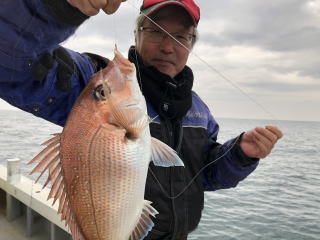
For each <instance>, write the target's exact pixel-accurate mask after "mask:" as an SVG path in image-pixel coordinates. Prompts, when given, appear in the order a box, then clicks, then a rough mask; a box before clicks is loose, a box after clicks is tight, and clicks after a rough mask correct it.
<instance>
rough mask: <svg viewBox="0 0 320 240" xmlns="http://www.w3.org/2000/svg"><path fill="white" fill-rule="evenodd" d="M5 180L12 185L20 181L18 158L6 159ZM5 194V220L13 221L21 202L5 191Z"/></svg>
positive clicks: (17, 214) (18, 211) (19, 212)
mask: <svg viewBox="0 0 320 240" xmlns="http://www.w3.org/2000/svg"><path fill="white" fill-rule="evenodd" d="M7 182H8V183H9V184H12V185H14V184H17V183H19V182H20V159H18V158H13V159H8V160H7ZM6 195H7V196H6V198H7V220H8V221H13V220H14V219H15V218H16V217H18V216H20V215H21V206H20V205H21V204H20V202H19V201H18V200H17V199H15V198H14V197H12V196H11V195H10V194H8V193H7V194H6Z"/></svg>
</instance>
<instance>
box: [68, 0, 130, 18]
mask: <svg viewBox="0 0 320 240" xmlns="http://www.w3.org/2000/svg"><path fill="white" fill-rule="evenodd" d="M125 1H126V0H67V2H68V3H69V4H71V5H72V6H73V7H76V8H78V9H79V10H80V11H81V12H82V13H83V14H85V15H87V16H94V15H97V14H98V13H99V11H100V9H102V10H103V11H104V12H105V13H106V14H112V13H114V12H115V11H117V9H118V8H119V6H120V4H121V3H122V2H125Z"/></svg>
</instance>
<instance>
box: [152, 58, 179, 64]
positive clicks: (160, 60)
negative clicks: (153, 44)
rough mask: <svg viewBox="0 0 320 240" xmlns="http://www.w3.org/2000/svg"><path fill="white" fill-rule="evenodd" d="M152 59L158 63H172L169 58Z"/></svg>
mask: <svg viewBox="0 0 320 240" xmlns="http://www.w3.org/2000/svg"><path fill="white" fill-rule="evenodd" d="M154 61H155V62H157V63H160V64H172V65H174V62H173V61H170V60H164V59H159V58H156V59H154Z"/></svg>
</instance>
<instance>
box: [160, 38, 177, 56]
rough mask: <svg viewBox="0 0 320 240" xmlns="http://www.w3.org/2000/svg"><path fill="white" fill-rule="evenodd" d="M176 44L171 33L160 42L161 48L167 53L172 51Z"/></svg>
mask: <svg viewBox="0 0 320 240" xmlns="http://www.w3.org/2000/svg"><path fill="white" fill-rule="evenodd" d="M175 45H176V43H175V40H174V39H173V38H172V37H170V36H169V35H164V36H163V38H162V41H161V42H160V49H161V50H162V51H164V52H165V53H171V52H173V50H174V46H175Z"/></svg>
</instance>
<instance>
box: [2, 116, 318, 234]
mask: <svg viewBox="0 0 320 240" xmlns="http://www.w3.org/2000/svg"><path fill="white" fill-rule="evenodd" d="M217 121H218V122H219V125H220V133H219V138H218V141H219V142H221V143H223V142H224V141H226V140H228V139H230V138H233V137H236V136H237V135H239V134H240V133H241V132H243V131H246V130H249V129H251V128H253V127H255V126H265V125H277V126H279V127H280V128H281V130H282V131H283V133H284V137H283V138H282V139H281V140H280V141H279V143H278V144H277V145H276V146H275V148H274V150H273V152H272V154H271V155H270V156H269V157H267V158H265V159H262V160H261V161H260V164H259V166H258V168H257V169H256V170H255V171H254V172H253V173H252V174H251V175H250V176H249V177H247V179H245V180H244V181H242V182H240V183H239V184H238V186H237V187H236V188H232V189H227V190H219V191H216V192H207V193H205V207H204V210H203V215H202V219H201V222H200V225H199V227H198V228H197V229H196V230H195V231H194V232H193V233H192V234H191V235H190V236H189V238H188V239H190V240H191V239H192V240H196V239H197V240H198V239H199V240H211V239H218V240H270V239H287V240H302V239H305V240H314V239H320V157H319V153H320V122H297V121H271V120H244V119H241V120H240V119H222V118H221V119H217ZM61 130H62V128H61V127H59V126H56V125H53V124H51V123H48V122H46V121H44V120H41V119H39V118H36V117H34V116H32V115H30V114H27V113H23V112H21V111H4V110H0V149H1V151H0V164H4V165H5V164H6V159H9V158H20V159H21V160H22V172H23V174H24V175H26V176H27V175H28V172H29V171H30V169H31V167H30V166H27V165H26V163H27V162H28V161H29V160H30V159H32V157H34V156H35V154H36V153H38V152H39V151H40V150H41V149H42V147H41V146H40V143H42V142H44V141H45V140H47V139H49V138H50V134H52V133H56V132H61Z"/></svg>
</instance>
